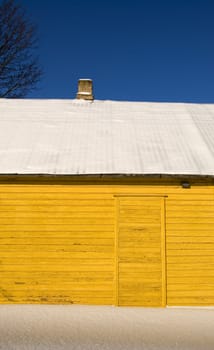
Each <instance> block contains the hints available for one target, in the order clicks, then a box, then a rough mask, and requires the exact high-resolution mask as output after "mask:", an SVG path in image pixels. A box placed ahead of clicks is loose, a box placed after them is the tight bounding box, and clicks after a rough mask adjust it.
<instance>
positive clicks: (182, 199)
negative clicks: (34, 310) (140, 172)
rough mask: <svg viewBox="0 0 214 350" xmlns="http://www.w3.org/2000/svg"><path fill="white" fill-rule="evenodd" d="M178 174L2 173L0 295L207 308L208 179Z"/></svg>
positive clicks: (211, 295)
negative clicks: (185, 186)
mask: <svg viewBox="0 0 214 350" xmlns="http://www.w3.org/2000/svg"><path fill="white" fill-rule="evenodd" d="M181 180H182V178H173V177H165V178H153V179H152V178H143V177H142V178H141V177H118V178H117V177H115V178H113V177H101V178H99V177H81V176H80V177H48V176H47V177H46V176H45V177H38V176H35V177H34V176H25V177H21V176H1V177H0V275H1V283H0V302H1V303H51V304H54V303H68V304H69V303H82V304H110V305H111V304H114V305H145V306H155V305H156V306H164V305H166V304H167V305H214V180H213V179H210V178H197V177H192V178H191V177H190V178H189V179H188V180H189V181H190V182H191V188H190V189H183V188H182V187H181V186H180V182H181ZM142 228H144V231H143V232H144V234H141V233H140V232H142ZM165 257H166V259H165Z"/></svg>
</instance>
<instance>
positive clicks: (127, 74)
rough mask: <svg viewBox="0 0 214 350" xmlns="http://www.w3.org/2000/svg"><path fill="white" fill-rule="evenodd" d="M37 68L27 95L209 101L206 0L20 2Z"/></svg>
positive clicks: (211, 55) (213, 55)
mask: <svg viewBox="0 0 214 350" xmlns="http://www.w3.org/2000/svg"><path fill="white" fill-rule="evenodd" d="M20 1H21V3H22V4H23V5H24V6H25V8H26V10H27V12H28V14H30V15H31V17H32V20H33V21H34V22H35V23H36V24H37V26H38V34H39V48H38V54H39V56H40V61H41V64H42V66H43V69H44V78H43V80H42V82H41V83H40V84H39V88H38V89H37V90H36V91H34V92H33V93H32V94H31V95H30V96H29V97H33V98H74V97H75V93H76V90H77V81H78V79H79V78H91V79H93V82H94V93H95V98H96V99H111V100H138V101H170V102H171V101H179V102H182V101H183V102H212V103H214V1H213V0H185V1H184V0H179V1H177V0H169V1H167V0H139V1H137V0H132V1H125V0H124V1H120V0H114V1H112V0H108V1H105V0H104V1H102V0H100V1H96V0H90V1H88V0H81V1H80V0H60V1H59V0H20Z"/></svg>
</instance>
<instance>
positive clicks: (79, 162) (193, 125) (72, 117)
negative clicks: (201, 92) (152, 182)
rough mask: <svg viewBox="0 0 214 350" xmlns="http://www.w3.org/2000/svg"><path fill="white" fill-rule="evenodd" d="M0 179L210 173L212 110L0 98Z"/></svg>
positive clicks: (213, 130)
mask: <svg viewBox="0 0 214 350" xmlns="http://www.w3.org/2000/svg"><path fill="white" fill-rule="evenodd" d="M0 173H1V174H174V175H183V174H189V175H212V176H213V175H214V105H208V104H206V105H205V104H204V105H201V104H184V103H148V102H116V101H96V100H95V101H93V102H90V101H84V100H9V99H1V100H0Z"/></svg>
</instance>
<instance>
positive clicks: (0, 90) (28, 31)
mask: <svg viewBox="0 0 214 350" xmlns="http://www.w3.org/2000/svg"><path fill="white" fill-rule="evenodd" d="M35 44H36V29H35V26H34V25H33V24H31V23H30V22H29V21H28V20H27V19H26V15H25V12H24V10H23V8H22V7H21V6H19V5H17V4H16V3H15V0H4V1H3V3H2V4H1V5H0V98H1V97H2V98H3V97H9V98H20V97H25V96H26V95H27V93H29V92H30V91H31V90H33V89H34V88H35V86H36V84H37V83H38V81H39V80H40V79H41V76H42V71H41V68H40V66H39V63H38V59H37V58H36V57H35V52H34V49H35Z"/></svg>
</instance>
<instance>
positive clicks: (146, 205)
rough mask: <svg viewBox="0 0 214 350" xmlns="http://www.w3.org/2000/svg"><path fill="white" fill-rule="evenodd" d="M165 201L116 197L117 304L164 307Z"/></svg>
mask: <svg viewBox="0 0 214 350" xmlns="http://www.w3.org/2000/svg"><path fill="white" fill-rule="evenodd" d="M164 226H165V225H164V198H161V197H143V196H142V197H140V196H136V197H133V196H130V197H118V198H117V304H118V305H121V306H122V305H124V306H125V305H127V306H129V305H130V306H131V305H136V306H137V305H139V306H165V304H166V297H165V295H166V283H165V232H164Z"/></svg>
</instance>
